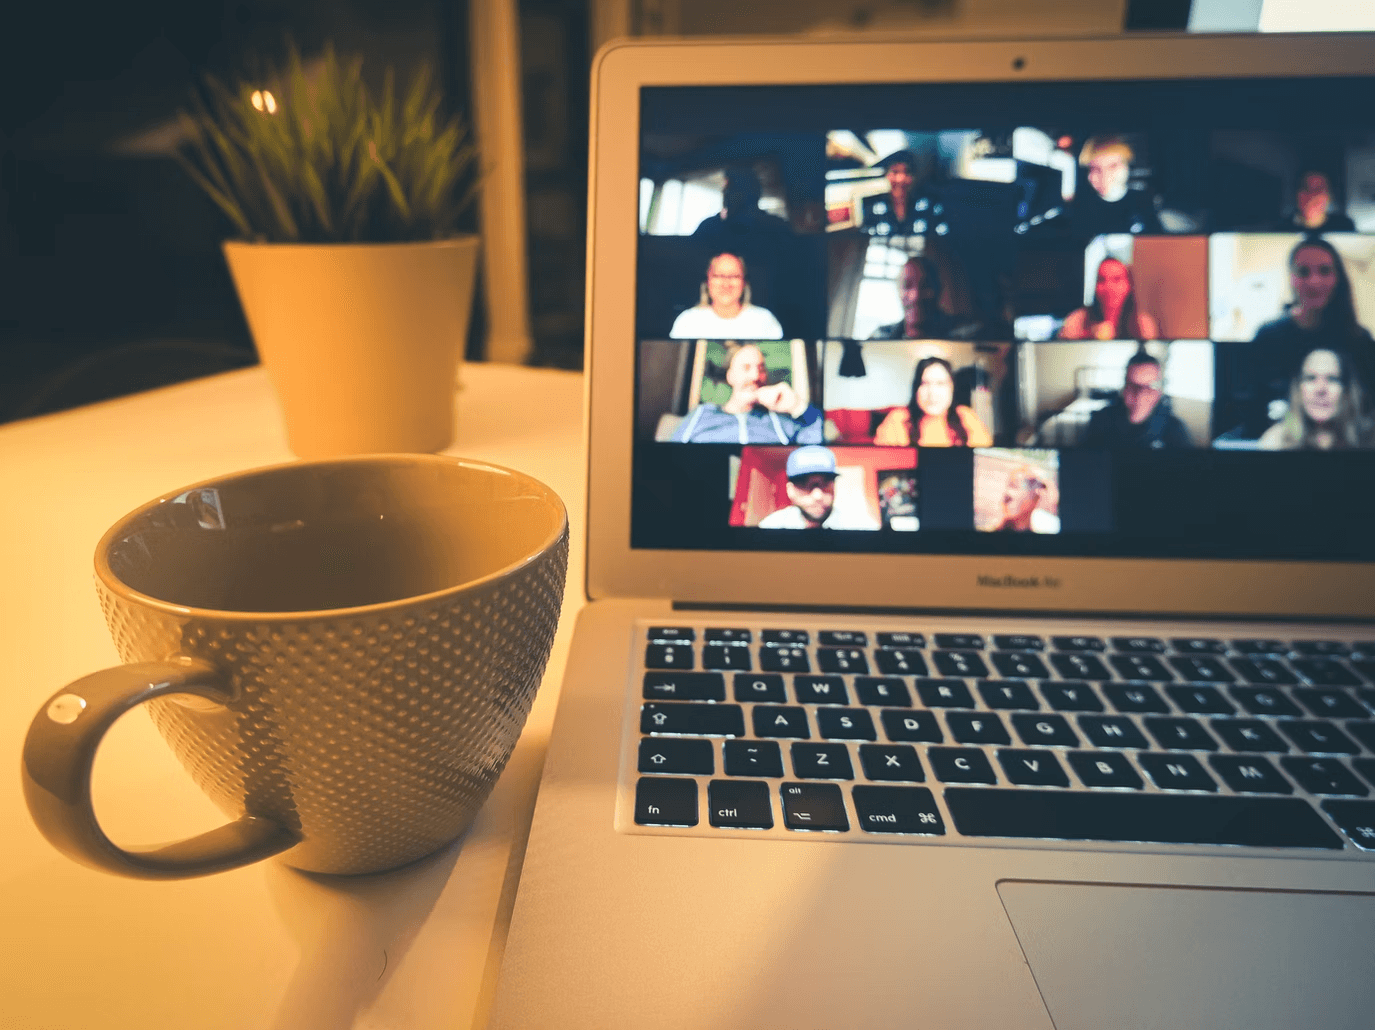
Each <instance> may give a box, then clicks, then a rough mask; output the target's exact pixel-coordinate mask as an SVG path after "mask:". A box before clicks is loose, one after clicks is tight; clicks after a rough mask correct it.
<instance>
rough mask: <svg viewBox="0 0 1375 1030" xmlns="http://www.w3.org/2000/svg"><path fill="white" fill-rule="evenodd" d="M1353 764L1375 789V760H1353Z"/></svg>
mask: <svg viewBox="0 0 1375 1030" xmlns="http://www.w3.org/2000/svg"><path fill="white" fill-rule="evenodd" d="M1351 764H1352V765H1353V766H1355V768H1356V771H1357V772H1358V773H1360V774H1361V775H1362V776H1364V777H1365V781H1366V782H1367V783H1369V784H1370V785H1371V786H1372V787H1375V758H1353V759H1352V760H1351Z"/></svg>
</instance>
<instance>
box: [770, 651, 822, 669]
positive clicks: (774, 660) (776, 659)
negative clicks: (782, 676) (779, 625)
mask: <svg viewBox="0 0 1375 1030" xmlns="http://www.w3.org/2000/svg"><path fill="white" fill-rule="evenodd" d="M759 667H760V668H761V669H763V670H765V671H766V672H811V671H812V661H811V659H810V658H808V657H807V652H806V651H805V650H803V649H802V648H800V647H761V648H760V649H759Z"/></svg>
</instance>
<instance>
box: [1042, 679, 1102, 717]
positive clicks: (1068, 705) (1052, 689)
mask: <svg viewBox="0 0 1375 1030" xmlns="http://www.w3.org/2000/svg"><path fill="white" fill-rule="evenodd" d="M1040 687H1041V696H1042V697H1044V698H1045V699H1046V703H1047V704H1049V705H1050V707H1051V708H1054V709H1055V710H1056V711H1057V712H1101V711H1102V710H1103V702H1102V701H1101V700H1100V699H1099V697H1098V695H1097V694H1095V693H1094V692H1093V688H1092V687H1090V686H1089V685H1088V684H1087V683H1081V682H1077V681H1073V680H1071V681H1070V682H1067V683H1065V682H1059V683H1057V682H1055V681H1053V680H1047V681H1045V682H1043V683H1041V684H1040Z"/></svg>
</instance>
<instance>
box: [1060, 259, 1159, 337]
mask: <svg viewBox="0 0 1375 1030" xmlns="http://www.w3.org/2000/svg"><path fill="white" fill-rule="evenodd" d="M1159 335H1160V327H1159V326H1158V325H1157V324H1156V321H1155V319H1154V318H1152V317H1151V316H1150V315H1149V314H1147V313H1146V312H1144V311H1142V310H1140V308H1138V307H1137V305H1136V284H1135V282H1134V281H1133V280H1132V272H1131V269H1130V268H1128V267H1127V266H1126V265H1125V264H1124V263H1122V262H1121V261H1119V260H1117V258H1104V259H1103V260H1102V262H1100V263H1099V265H1098V276H1097V280H1096V282H1095V284H1094V287H1093V303H1092V304H1090V305H1089V306H1088V307H1083V308H1077V309H1076V310H1074V311H1071V312H1070V313H1069V315H1068V317H1066V319H1065V322H1064V325H1062V326H1061V327H1060V333H1059V337H1060V339H1062V340H1154V339H1156V338H1157V337H1158V336H1159Z"/></svg>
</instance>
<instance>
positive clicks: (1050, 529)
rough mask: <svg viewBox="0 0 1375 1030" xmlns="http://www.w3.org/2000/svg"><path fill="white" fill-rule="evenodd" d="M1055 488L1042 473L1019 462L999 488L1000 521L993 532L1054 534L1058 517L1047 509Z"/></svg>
mask: <svg viewBox="0 0 1375 1030" xmlns="http://www.w3.org/2000/svg"><path fill="white" fill-rule="evenodd" d="M1054 497H1055V489H1054V487H1053V486H1052V485H1051V484H1050V482H1049V481H1048V480H1047V479H1046V477H1045V475H1044V474H1043V473H1042V472H1040V471H1039V470H1038V469H1035V468H1032V467H1031V466H1030V465H1021V466H1019V467H1017V468H1015V469H1013V470H1012V471H1011V472H1010V473H1008V476H1007V486H1006V487H1005V488H1004V490H1003V520H1002V522H1000V523H999V524H998V527H997V529H996V530H994V532H997V533H1058V532H1060V516H1058V515H1056V514H1054V513H1053V512H1049V511H1047V510H1046V509H1045V508H1044V507H1042V504H1043V503H1046V504H1049V503H1051V502H1052V501H1053V499H1054Z"/></svg>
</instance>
